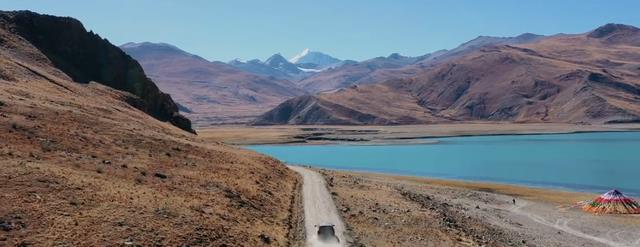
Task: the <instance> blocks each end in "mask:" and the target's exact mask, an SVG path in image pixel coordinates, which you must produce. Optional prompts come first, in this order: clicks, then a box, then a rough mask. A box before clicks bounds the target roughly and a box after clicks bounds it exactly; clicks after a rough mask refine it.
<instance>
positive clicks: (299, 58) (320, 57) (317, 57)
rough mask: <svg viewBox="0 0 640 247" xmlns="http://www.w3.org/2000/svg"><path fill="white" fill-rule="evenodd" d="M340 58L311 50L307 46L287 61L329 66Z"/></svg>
mask: <svg viewBox="0 0 640 247" xmlns="http://www.w3.org/2000/svg"><path fill="white" fill-rule="evenodd" d="M340 61H341V60H340V59H337V58H335V57H332V56H329V55H327V54H324V53H322V52H318V51H312V50H310V49H309V48H306V49H304V50H303V51H302V52H300V53H299V54H298V55H295V56H293V57H292V58H291V59H289V62H291V63H293V64H313V65H316V66H317V67H320V68H327V67H331V66H332V65H334V64H337V63H339V62H340Z"/></svg>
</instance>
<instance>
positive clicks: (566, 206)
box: [321, 170, 640, 246]
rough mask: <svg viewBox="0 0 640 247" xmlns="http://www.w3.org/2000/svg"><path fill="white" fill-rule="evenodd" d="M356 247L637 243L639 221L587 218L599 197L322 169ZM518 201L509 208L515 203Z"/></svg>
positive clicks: (620, 217)
mask: <svg viewBox="0 0 640 247" xmlns="http://www.w3.org/2000/svg"><path fill="white" fill-rule="evenodd" d="M321 172H322V174H323V175H324V176H325V178H326V179H327V181H328V185H329V189H330V191H331V192H332V194H333V195H334V199H335V200H336V204H337V206H338V210H339V212H341V215H342V217H343V219H344V221H345V223H346V224H347V230H348V232H347V234H349V235H350V236H352V237H353V239H354V241H353V242H352V244H353V245H354V246H637V245H638V244H640V217H638V216H610V215H600V216H598V215H592V214H588V213H584V212H582V211H581V210H580V209H579V208H578V207H576V206H575V205H576V202H578V201H582V200H586V199H592V198H594V197H595V196H596V195H591V194H582V193H570V192H560V191H552V190H545V189H535V188H527V187H520V186H511V185H500V184H487V183H469V182H459V181H446V180H433V179H424V178H415V177H401V176H388V175H380V174H367V173H351V172H337V171H328V170H321ZM513 199H515V200H516V204H513V202H512V200H513Z"/></svg>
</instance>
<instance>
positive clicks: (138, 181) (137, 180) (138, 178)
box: [135, 177, 144, 184]
mask: <svg viewBox="0 0 640 247" xmlns="http://www.w3.org/2000/svg"><path fill="white" fill-rule="evenodd" d="M135 181H136V184H142V183H144V179H143V178H142V177H136V179H135Z"/></svg>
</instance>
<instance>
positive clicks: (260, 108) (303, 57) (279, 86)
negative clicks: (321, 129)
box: [121, 24, 640, 126]
mask: <svg viewBox="0 0 640 247" xmlns="http://www.w3.org/2000/svg"><path fill="white" fill-rule="evenodd" d="M636 30H637V28H635V27H632V26H625V25H619V24H609V25H605V26H603V27H600V28H597V29H596V30H594V31H592V32H589V33H587V34H578V35H568V34H559V35H553V36H543V35H536V34H531V33H525V34H522V35H518V36H515V37H491V36H479V37H477V38H475V39H473V40H470V41H468V42H465V43H463V44H461V45H460V46H458V47H456V48H454V49H451V50H439V51H435V52H432V53H429V54H425V55H422V56H417V57H407V56H402V55H400V54H398V53H394V54H390V55H388V56H381V57H376V58H372V59H368V60H364V61H353V60H340V59H337V58H334V57H332V56H330V55H327V54H325V53H322V52H318V51H311V50H309V49H305V50H304V51H302V52H301V53H299V54H297V55H295V56H294V57H292V58H291V59H286V58H284V57H283V56H282V55H280V54H274V55H273V56H271V57H269V58H268V59H266V60H265V61H260V60H258V59H254V60H249V61H240V60H233V61H230V62H228V63H226V64H225V63H221V62H211V61H206V60H205V59H203V58H201V57H198V56H196V55H193V54H189V53H187V52H184V51H182V50H180V49H179V48H177V47H175V46H171V45H168V44H152V43H140V44H135V43H130V44H125V45H123V46H122V47H121V48H122V49H123V50H124V51H125V52H127V53H129V54H130V55H131V56H132V57H134V58H135V59H137V60H138V61H139V62H140V63H141V65H142V66H143V68H144V69H145V71H146V72H147V74H149V75H150V76H151V77H152V78H153V79H154V81H156V82H157V83H158V85H159V87H160V88H161V89H162V90H163V91H166V92H169V93H170V94H171V95H172V96H173V97H174V98H175V99H176V101H177V102H178V103H179V104H180V109H181V112H183V113H184V114H185V115H187V116H188V117H190V118H192V120H193V121H194V123H195V125H198V126H203V125H208V124H215V123H229V122H243V123H246V122H251V121H254V119H256V117H258V116H259V115H261V114H263V113H265V112H267V111H269V110H270V109H271V108H272V107H276V106H277V105H278V104H280V103H282V105H279V106H278V107H276V108H275V109H273V110H271V111H269V112H267V113H266V114H264V115H262V116H260V117H259V118H257V120H255V123H256V124H405V123H432V122H449V121H471V120H474V121H475V120H490V121H522V122H571V123H605V122H625V121H635V119H636V117H637V116H638V114H637V111H636V110H637V109H636V108H635V107H636V106H637V105H638V104H637V102H636V100H637V97H638V96H637V95H634V94H633V93H634V92H635V91H634V90H636V88H638V85H637V84H636V82H635V80H636V79H638V78H637V77H638V70H636V69H632V68H633V66H635V65H634V64H637V62H635V61H638V60H637V58H638V57H636V56H637V54H636V52H637V50H636V49H638V48H637V46H636V45H634V44H637V43H638V40H639V38H638V36H637V35H636ZM150 54H153V56H151V55H150ZM634 59H636V60H634ZM639 67H640V66H639ZM630 68H631V69H630ZM563 75H566V76H569V77H571V78H573V77H575V78H573V79H571V80H569V81H571V82H567V81H560V79H558V78H559V77H562V76H563ZM622 79H623V80H622ZM598 81H599V82H600V84H598ZM614 82H615V83H614ZM618 82H620V83H618ZM509 83H510V84H509ZM593 83H596V84H598V85H601V86H602V85H604V84H607V85H616V86H615V87H613V88H612V87H609V88H608V89H603V88H602V87H593V89H589V90H593V92H594V93H591V94H585V93H580V94H579V93H577V92H573V91H571V90H574V89H575V88H576V87H578V88H579V87H580V85H582V86H584V85H589V86H590V87H592V84H593ZM569 84H571V85H572V86H569ZM623 84H624V85H623ZM620 85H622V86H620ZM618 86H620V88H617V87H618ZM566 90H569V91H566ZM585 90H586V89H585ZM569 92H573V94H571V93H569ZM629 93H631V95H628V94H629ZM539 94H541V95H543V96H540V95H539ZM547 94H549V95H547ZM570 95H571V96H570ZM577 95H580V96H579V97H578V96H577ZM612 95H622V96H616V97H613V96H612ZM296 96H300V97H298V98H295V97H296ZM535 97H542V98H541V99H537V100H534V99H532V98H535ZM566 97H573V98H575V99H574V101H567V98H566ZM576 97H577V98H576ZM620 97H622V98H620ZM578 98H579V99H578ZM289 99H290V100H289ZM287 100H288V101H287ZM285 101H286V102H285ZM578 101H579V102H578ZM624 102H626V103H624ZM623 103H624V104H623ZM619 104H622V105H619ZM568 110H570V111H571V114H569V113H568V112H566V111H568ZM594 111H596V112H600V113H598V114H594Z"/></svg>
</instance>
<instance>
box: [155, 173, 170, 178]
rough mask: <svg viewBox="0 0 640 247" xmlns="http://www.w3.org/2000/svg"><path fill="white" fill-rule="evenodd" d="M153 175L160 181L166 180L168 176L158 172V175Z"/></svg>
mask: <svg viewBox="0 0 640 247" xmlns="http://www.w3.org/2000/svg"><path fill="white" fill-rule="evenodd" d="M153 175H154V176H156V177H158V178H160V179H166V178H167V175H165V174H163V173H159V172H156V173H155V174H153Z"/></svg>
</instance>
